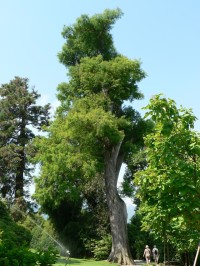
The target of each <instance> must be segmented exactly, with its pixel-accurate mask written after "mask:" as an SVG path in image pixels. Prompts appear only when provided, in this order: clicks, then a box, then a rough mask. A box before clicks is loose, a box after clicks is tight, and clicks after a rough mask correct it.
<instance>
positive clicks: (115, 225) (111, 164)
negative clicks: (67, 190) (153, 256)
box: [104, 144, 134, 265]
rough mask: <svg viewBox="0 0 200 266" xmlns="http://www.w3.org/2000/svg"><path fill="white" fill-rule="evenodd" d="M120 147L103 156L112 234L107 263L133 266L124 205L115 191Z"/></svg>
mask: <svg viewBox="0 0 200 266" xmlns="http://www.w3.org/2000/svg"><path fill="white" fill-rule="evenodd" d="M120 145H121V144H119V145H118V146H116V147H113V148H112V150H111V151H107V152H106V154H105V173H104V177H105V186H106V197H107V203H108V209H109V216H110V226H111V234H112V249H111V252H110V255H109V258H108V261H110V262H115V263H120V264H123V265H134V260H133V258H132V255H131V253H130V249H129V244H128V235H127V210H126V205H125V203H124V201H123V200H122V199H121V198H120V196H119V194H118V191H117V180H118V175H119V169H120V167H119V165H118V164H117V159H118V155H119V149H120ZM121 164H122V162H121ZM120 166H121V165H120Z"/></svg>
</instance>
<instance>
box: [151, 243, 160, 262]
mask: <svg viewBox="0 0 200 266" xmlns="http://www.w3.org/2000/svg"><path fill="white" fill-rule="evenodd" d="M152 254H153V259H154V262H155V264H156V265H158V259H159V251H158V249H157V247H156V245H154V246H153V249H152Z"/></svg>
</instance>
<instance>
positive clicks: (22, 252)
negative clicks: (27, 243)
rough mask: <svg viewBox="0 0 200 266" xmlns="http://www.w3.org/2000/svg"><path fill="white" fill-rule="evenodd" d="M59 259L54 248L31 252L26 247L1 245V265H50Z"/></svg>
mask: <svg viewBox="0 0 200 266" xmlns="http://www.w3.org/2000/svg"><path fill="white" fill-rule="evenodd" d="M56 260H57V253H56V252H55V251H53V250H50V249H49V250H47V251H45V252H44V251H38V252H31V251H30V250H29V249H28V248H25V247H15V248H10V247H9V246H6V245H0V266H36V265H38V266H39V265H40V266H50V265H53V264H54V263H55V262H56Z"/></svg>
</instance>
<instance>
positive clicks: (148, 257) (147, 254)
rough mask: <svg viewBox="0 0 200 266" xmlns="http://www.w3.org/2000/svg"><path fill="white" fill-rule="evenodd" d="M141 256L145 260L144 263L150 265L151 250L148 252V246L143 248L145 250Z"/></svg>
mask: <svg viewBox="0 0 200 266" xmlns="http://www.w3.org/2000/svg"><path fill="white" fill-rule="evenodd" d="M143 256H144V257H145V259H146V263H147V264H149V263H150V258H151V250H150V248H149V246H148V245H146V246H145V250H144V254H143Z"/></svg>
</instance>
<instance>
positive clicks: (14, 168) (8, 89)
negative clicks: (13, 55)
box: [0, 77, 50, 201]
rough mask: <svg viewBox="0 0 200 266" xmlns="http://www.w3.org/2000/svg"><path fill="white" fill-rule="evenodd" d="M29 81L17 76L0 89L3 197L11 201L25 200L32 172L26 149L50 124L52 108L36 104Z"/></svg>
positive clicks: (1, 191) (0, 189)
mask: <svg viewBox="0 0 200 266" xmlns="http://www.w3.org/2000/svg"><path fill="white" fill-rule="evenodd" d="M39 97H40V95H39V94H38V93H37V92H36V91H35V90H34V89H32V90H31V91H29V81H28V79H27V78H20V77H15V78H14V79H13V80H11V81H10V82H9V83H7V84H3V85H1V87H0V195H1V196H2V197H3V198H9V199H10V200H11V201H13V200H16V199H19V198H23V197H26V196H27V195H28V194H27V190H28V185H29V184H30V181H31V171H32V170H33V169H32V167H31V164H30V162H29V160H28V154H27V147H28V145H29V144H30V143H31V141H32V139H33V138H34V137H35V133H34V129H36V130H40V129H41V127H42V126H43V125H47V123H48V118H49V108H50V106H49V105H46V106H40V105H37V104H36V101H37V99H38V98H39Z"/></svg>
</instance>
